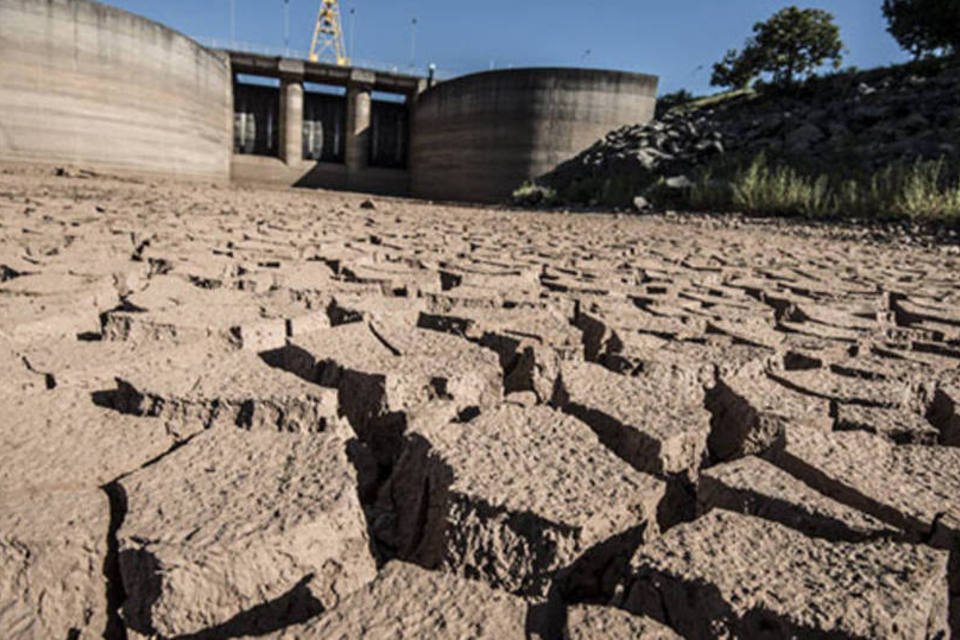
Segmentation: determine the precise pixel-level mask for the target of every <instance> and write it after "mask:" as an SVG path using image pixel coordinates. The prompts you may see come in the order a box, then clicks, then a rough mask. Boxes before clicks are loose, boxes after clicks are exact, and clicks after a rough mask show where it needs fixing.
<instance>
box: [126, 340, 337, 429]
mask: <svg viewBox="0 0 960 640" xmlns="http://www.w3.org/2000/svg"><path fill="white" fill-rule="evenodd" d="M126 369H127V370H126V371H122V370H121V371H120V372H118V374H117V376H116V385H117V389H116V393H115V398H114V404H115V406H116V407H117V409H119V410H121V411H124V412H126V413H130V414H134V415H141V416H147V417H151V418H157V419H159V420H161V421H163V422H164V423H165V424H166V425H168V428H169V429H170V431H171V432H172V433H175V434H176V435H177V436H178V437H179V438H186V437H189V436H191V435H194V434H196V433H198V432H200V431H202V430H204V429H209V428H212V427H217V426H224V427H239V428H241V429H246V430H260V429H268V430H274V431H282V432H304V433H318V432H321V431H327V430H336V429H338V428H339V424H338V423H339V418H338V406H337V397H336V392H334V391H333V390H330V389H324V388H321V387H318V386H316V385H312V384H309V383H307V382H304V381H303V380H301V379H300V378H298V377H297V376H295V375H293V374H291V373H288V372H286V371H281V370H279V369H275V368H273V367H271V366H269V365H268V364H267V363H266V362H265V361H264V360H263V359H262V358H261V357H259V356H257V355H256V354H254V353H251V352H250V351H247V350H238V349H230V348H228V347H225V346H223V345H221V344H219V343H217V342H211V341H204V342H200V343H194V344H191V345H187V346H184V347H178V348H175V349H165V350H158V351H157V352H156V353H154V354H151V355H150V356H147V357H145V358H143V359H141V360H138V361H137V362H136V363H135V365H132V366H128V367H126Z"/></svg>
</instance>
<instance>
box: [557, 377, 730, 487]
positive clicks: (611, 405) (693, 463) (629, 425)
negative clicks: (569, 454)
mask: <svg viewBox="0 0 960 640" xmlns="http://www.w3.org/2000/svg"><path fill="white" fill-rule="evenodd" d="M561 372H562V374H561V381H560V384H559V387H558V389H557V391H556V394H557V395H556V396H555V402H556V403H557V404H558V405H559V406H560V407H561V408H562V409H563V410H564V411H565V412H566V413H569V414H571V415H573V416H575V417H576V418H578V419H579V420H581V421H582V422H584V423H586V424H588V425H590V428H591V429H593V430H594V432H595V433H596V434H597V436H598V437H599V438H600V441H601V442H603V443H604V445H606V446H607V448H609V449H610V450H611V451H613V452H614V453H616V454H617V455H618V456H619V457H620V458H622V459H623V460H625V461H626V462H628V463H629V464H630V465H632V466H633V467H634V468H635V469H638V470H640V471H644V472H646V473H652V474H657V475H676V474H685V475H687V476H689V477H691V478H693V477H695V476H696V475H697V472H698V471H699V469H700V465H701V463H702V462H703V458H704V456H705V455H706V450H707V438H708V437H709V435H710V419H711V416H710V413H709V412H708V411H707V410H706V409H705V408H704V390H703V386H702V385H701V384H700V383H699V382H700V381H699V380H698V379H697V377H696V375H695V374H696V372H695V371H694V372H693V374H692V375H691V374H689V373H687V372H685V371H681V370H672V371H664V370H663V369H661V370H658V371H657V372H656V373H651V374H650V375H648V376H636V377H628V376H623V375H619V374H616V373H612V372H611V371H609V370H607V369H605V368H603V367H601V366H600V365H597V364H592V363H577V362H565V363H564V364H563V366H562V369H561Z"/></svg>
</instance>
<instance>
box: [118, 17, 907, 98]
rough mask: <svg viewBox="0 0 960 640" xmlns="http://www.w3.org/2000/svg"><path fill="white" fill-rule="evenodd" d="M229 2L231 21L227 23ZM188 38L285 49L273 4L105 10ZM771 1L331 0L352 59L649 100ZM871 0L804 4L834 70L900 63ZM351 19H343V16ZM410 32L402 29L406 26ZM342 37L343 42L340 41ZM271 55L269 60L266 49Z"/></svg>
mask: <svg viewBox="0 0 960 640" xmlns="http://www.w3.org/2000/svg"><path fill="white" fill-rule="evenodd" d="M231 3H232V4H233V5H234V6H235V16H236V18H235V22H234V23H232V22H231V9H230V7H231ZM107 4H112V5H115V6H117V7H120V8H123V9H127V10H129V11H133V12H135V13H139V14H141V15H144V16H146V17H149V18H152V19H154V20H158V21H160V22H163V23H164V24H167V25H169V26H172V27H174V28H176V29H178V30H179V31H182V32H183V33H185V34H187V35H189V36H192V37H195V38H200V39H207V40H209V39H213V40H215V41H217V43H219V44H221V45H224V46H225V45H226V44H227V43H229V42H230V41H232V40H233V39H234V34H232V33H231V31H232V29H231V24H235V40H236V41H237V42H242V43H251V44H255V45H260V46H263V47H267V48H276V49H277V50H280V49H282V48H283V47H284V46H285V42H284V41H285V37H284V36H285V28H284V8H283V7H284V0H108V2H107ZM318 4H319V0H289V22H290V42H289V46H290V48H291V49H292V50H295V51H296V50H299V51H306V50H307V49H308V48H309V45H310V38H311V36H312V34H313V23H314V20H315V17H316V11H317V7H318ZM789 4H792V3H790V2H784V1H783V0H580V1H577V0H486V1H482V0H341V6H342V7H343V11H344V14H345V15H344V31H345V32H346V36H347V40H348V42H347V48H348V51H349V52H350V53H351V55H352V57H353V58H355V59H358V60H367V61H373V62H377V63H381V64H383V63H387V64H390V65H396V66H397V67H399V68H400V69H401V70H409V69H411V68H412V67H411V62H412V63H413V64H414V65H415V67H413V68H416V69H417V70H420V71H422V70H423V69H425V68H426V65H427V64H429V63H434V64H436V65H437V66H438V67H439V68H440V70H441V73H442V74H443V75H447V76H449V75H453V74H461V73H467V72H470V71H478V70H483V69H489V68H491V67H496V68H501V67H510V66H513V67H523V66H587V67H599V68H611V69H625V70H630V71H640V72H645V73H654V74H656V75H659V76H660V79H661V80H660V88H661V92H665V91H672V90H676V89H680V88H686V89H688V90H691V91H693V92H694V93H705V92H708V91H709V90H710V89H709V80H710V67H711V65H712V64H713V63H714V62H716V61H717V60H719V59H720V58H721V57H722V56H723V54H724V52H725V51H726V50H727V49H729V48H734V47H740V46H741V45H742V44H743V41H744V39H745V38H746V37H747V36H748V35H749V34H750V29H751V27H752V25H753V23H755V22H757V21H759V20H763V19H766V18H767V17H769V16H770V15H772V14H773V13H774V12H776V11H777V10H779V9H781V8H782V7H784V6H788V5H789ZM881 4H882V1H881V0H813V1H812V2H809V3H805V2H800V3H798V6H800V7H803V8H807V7H815V8H821V9H826V10H828V11H830V12H831V13H833V14H834V16H836V19H837V23H838V24H839V25H840V29H841V37H842V38H843V41H844V43H845V44H846V46H847V48H848V49H849V53H848V54H847V56H846V59H845V61H844V64H845V65H855V66H858V67H860V68H868V67H872V66H877V65H883V64H889V63H892V62H898V61H902V60H905V59H906V58H907V56H906V55H905V54H904V53H903V52H902V51H900V49H899V48H898V47H897V45H896V43H895V42H894V40H893V39H892V38H891V37H890V36H889V34H887V32H886V30H885V26H886V25H885V22H884V19H883V14H882V12H881V9H880V7H881ZM351 10H353V13H352V14H351ZM414 19H416V21H417V24H416V27H415V32H414V27H413V24H412V23H413V20H414ZM351 36H352V37H351ZM278 52H279V51H278Z"/></svg>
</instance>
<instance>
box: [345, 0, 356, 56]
mask: <svg viewBox="0 0 960 640" xmlns="http://www.w3.org/2000/svg"><path fill="white" fill-rule="evenodd" d="M347 46H349V47H350V57H351V58H356V57H357V10H356V8H355V7H351V8H350V42H349V43H347Z"/></svg>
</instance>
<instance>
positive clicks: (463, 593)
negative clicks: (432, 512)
mask: <svg viewBox="0 0 960 640" xmlns="http://www.w3.org/2000/svg"><path fill="white" fill-rule="evenodd" d="M526 617H527V605H526V603H525V602H524V601H523V600H521V599H520V598H516V597H514V596H511V595H509V594H507V593H504V592H502V591H497V590H495V589H491V588H490V587H488V586H487V585H485V584H482V583H480V582H476V581H474V580H466V579H464V578H461V577H458V576H453V575H450V574H447V573H438V572H434V571H426V570H425V569H421V568H419V567H417V566H414V565H411V564H407V563H404V562H391V563H389V564H388V565H387V566H386V567H384V568H383V570H381V572H380V574H379V575H378V576H377V577H376V579H375V580H373V581H372V582H370V583H369V584H368V585H366V586H364V587H361V588H360V589H358V590H357V591H355V592H354V593H352V594H350V595H349V596H347V597H346V598H344V600H343V601H342V602H341V603H340V605H339V606H338V607H337V608H335V609H333V610H331V611H329V612H327V613H324V614H322V615H320V616H319V617H318V618H316V619H315V620H313V621H310V622H308V623H306V624H302V625H296V626H291V627H289V628H287V629H284V630H283V631H280V632H277V633H274V634H270V635H266V636H264V637H265V638H268V639H269V640H299V639H301V638H317V639H319V638H374V637H376V638H395V639H397V640H405V639H409V640H416V639H418V638H438V639H449V640H457V639H459V638H477V639H478V640H479V639H481V638H483V639H489V640H500V639H501V638H503V639H505V640H509V639H511V638H516V639H517V640H522V639H524V638H526V637H527V636H526V633H525V632H524V629H525V624H526Z"/></svg>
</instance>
